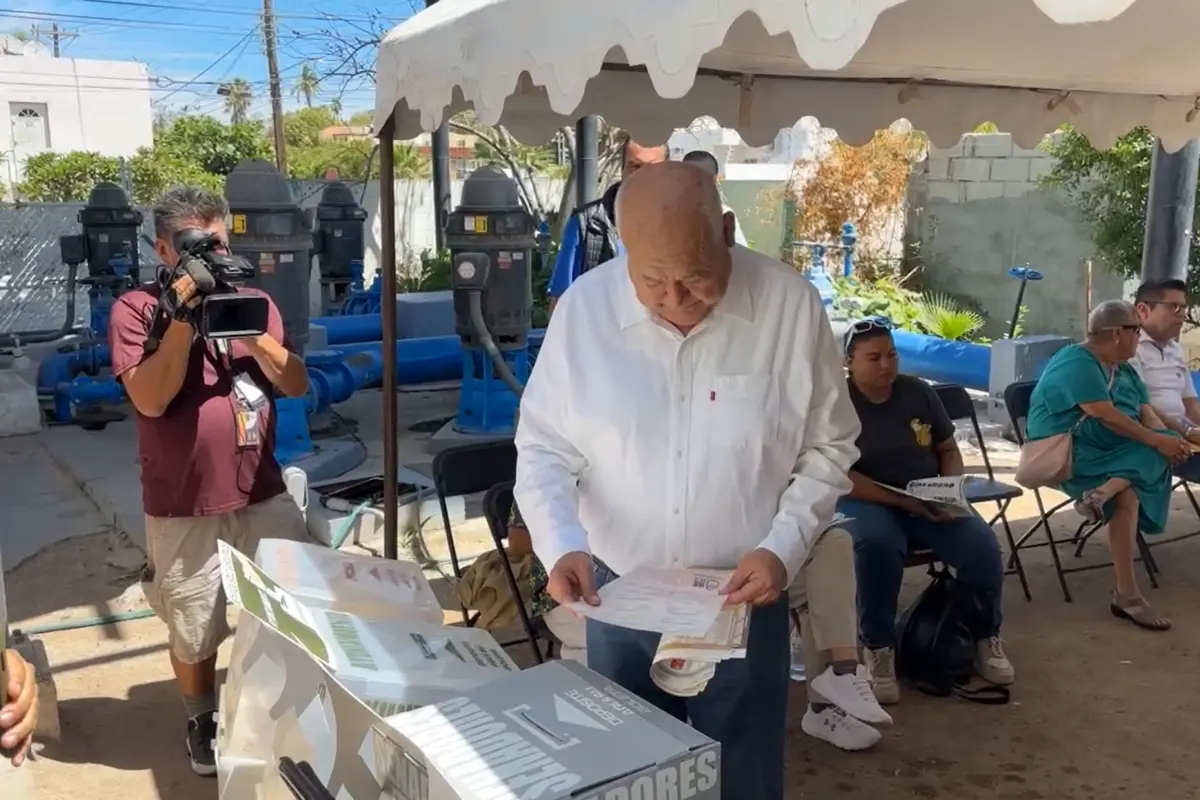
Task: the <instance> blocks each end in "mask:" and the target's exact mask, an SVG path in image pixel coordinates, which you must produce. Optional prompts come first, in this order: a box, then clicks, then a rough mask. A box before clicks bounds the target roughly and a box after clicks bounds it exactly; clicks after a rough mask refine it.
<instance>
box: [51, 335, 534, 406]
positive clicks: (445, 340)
mask: <svg viewBox="0 0 1200 800" xmlns="http://www.w3.org/2000/svg"><path fill="white" fill-rule="evenodd" d="M325 319H330V318H329V317H326V318H325ZM333 319H337V318H336V317H334V318H333ZM545 334H546V332H545V331H544V330H535V331H530V333H529V358H530V362H531V363H532V362H533V359H534V358H535V357H536V354H537V352H538V350H540V349H541V346H542V339H543V337H544V336H545ZM382 350H383V344H382V343H381V342H359V343H356V344H344V345H341V346H339V347H334V348H330V349H329V350H324V351H312V352H310V353H309V354H308V355H307V356H306V357H305V364H306V365H307V366H308V379H309V396H308V398H306V401H305V402H306V406H307V408H308V410H309V411H310V412H317V411H324V410H325V409H327V408H329V406H330V405H332V404H334V403H341V402H344V401H345V400H347V399H348V398H349V397H350V395H352V394H353V393H354V392H356V391H358V390H359V389H364V388H368V387H372V386H377V385H378V384H379V383H380V382H381V381H382V378H383V359H382ZM462 354H463V350H462V342H461V340H460V339H459V338H458V337H457V336H430V337H427V338H423V339H401V340H400V341H398V342H396V373H397V377H398V380H399V382H400V383H401V384H407V385H413V384H423V383H436V382H438V381H449V380H454V379H455V378H460V377H462V363H463V361H462ZM110 356H111V354H110V353H109V349H108V345H96V346H94V347H89V348H84V349H80V350H77V351H73V352H70V353H59V354H57V355H54V356H51V357H50V358H48V359H46V360H45V361H43V362H42V363H41V364H40V365H39V366H38V393H39V394H41V395H43V396H46V397H53V400H54V403H53V409H52V413H53V415H54V419H55V421H57V422H70V421H71V420H72V419H73V418H74V413H73V409H75V408H82V407H88V406H96V405H101V404H116V403H120V402H122V401H123V400H124V399H125V391H124V389H123V387H122V386H121V384H120V383H118V382H117V380H116V379H115V378H112V377H105V378H100V379H93V378H91V377H86V376H84V375H80V373H91V374H95V373H98V372H99V371H100V369H101V368H103V367H107V366H110V364H111V357H110ZM77 376H78V377H77Z"/></svg>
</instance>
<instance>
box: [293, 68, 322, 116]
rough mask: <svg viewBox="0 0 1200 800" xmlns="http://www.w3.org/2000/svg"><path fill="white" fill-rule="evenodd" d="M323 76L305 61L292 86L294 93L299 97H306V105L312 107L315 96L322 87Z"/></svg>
mask: <svg viewBox="0 0 1200 800" xmlns="http://www.w3.org/2000/svg"><path fill="white" fill-rule="evenodd" d="M320 85H321V78H320V76H318V75H317V71H316V70H314V69H313V68H312V66H311V65H310V64H308V63H305V64H304V66H303V67H302V68H301V70H300V74H299V76H297V77H296V83H295V84H294V85H293V86H292V94H294V95H295V96H296V98H297V99H300V98H304V105H306V106H308V107H310V108H311V107H312V103H313V97H314V96H315V95H316V93H317V89H318V88H320Z"/></svg>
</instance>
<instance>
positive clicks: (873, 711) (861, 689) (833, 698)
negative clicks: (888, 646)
mask: <svg viewBox="0 0 1200 800" xmlns="http://www.w3.org/2000/svg"><path fill="white" fill-rule="evenodd" d="M810 686H811V687H812V690H813V691H814V692H816V693H817V694H819V695H820V696H821V697H823V698H824V699H825V700H827V701H828V702H830V703H833V704H834V705H835V706H837V707H838V708H840V709H841V710H842V711H845V712H846V713H847V714H849V715H850V716H852V717H854V718H855V719H860V720H862V721H863V722H866V723H869V724H871V725H891V724H892V718H891V716H889V715H888V713H887V712H886V711H884V710H883V709H882V708H880V707H879V700H878V699H876V697H875V695H874V693H873V692H872V691H871V681H870V677H869V676H868V674H867V669H866V667H864V666H862V665H861V664H860V665H859V666H858V669H857V670H855V672H854V674H852V675H838V674H837V673H836V672H834V671H833V667H827V668H826V669H825V671H824V672H822V673H821V674H820V675H818V676H817V677H815V678H813V679H812V683H811V684H810Z"/></svg>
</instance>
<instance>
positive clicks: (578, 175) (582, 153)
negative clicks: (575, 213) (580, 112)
mask: <svg viewBox="0 0 1200 800" xmlns="http://www.w3.org/2000/svg"><path fill="white" fill-rule="evenodd" d="M599 132H600V118H599V117H594V116H592V117H580V118H579V119H578V120H576V122H575V206H576V208H579V207H582V206H585V205H587V204H588V203H590V202H592V201H593V200H595V199H596V198H597V197H598V196H599V195H600V192H599V188H600V187H599V183H600V180H599V174H598V173H599V169H598V167H599V163H598V162H599V161H600V153H599V146H600V144H599V138H600V133H599Z"/></svg>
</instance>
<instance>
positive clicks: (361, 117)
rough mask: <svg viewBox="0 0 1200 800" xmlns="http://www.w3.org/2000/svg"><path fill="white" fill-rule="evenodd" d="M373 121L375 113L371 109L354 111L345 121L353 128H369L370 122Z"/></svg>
mask: <svg viewBox="0 0 1200 800" xmlns="http://www.w3.org/2000/svg"><path fill="white" fill-rule="evenodd" d="M374 121H375V114H374V112H371V111H355V112H354V113H353V114H351V115H350V119H349V120H347V122H348V123H349V124H350V126H351V127H354V128H369V127H371V123H373V122H374Z"/></svg>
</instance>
